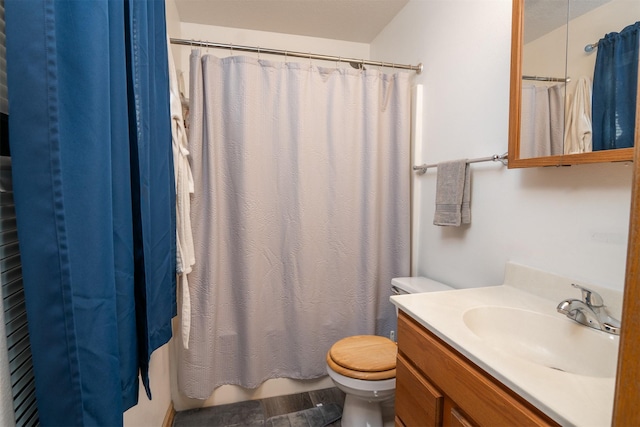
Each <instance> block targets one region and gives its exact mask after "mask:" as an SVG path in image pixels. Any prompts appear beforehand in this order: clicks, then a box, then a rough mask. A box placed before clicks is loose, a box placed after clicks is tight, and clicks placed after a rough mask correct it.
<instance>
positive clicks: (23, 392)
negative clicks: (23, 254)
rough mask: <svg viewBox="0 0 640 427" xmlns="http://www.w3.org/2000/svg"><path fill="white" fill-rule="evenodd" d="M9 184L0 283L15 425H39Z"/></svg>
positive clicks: (0, 237)
mask: <svg viewBox="0 0 640 427" xmlns="http://www.w3.org/2000/svg"><path fill="white" fill-rule="evenodd" d="M3 160H5V159H3ZM7 163H8V162H6V161H3V162H2V169H3V171H2V172H3V174H4V173H6V172H7V168H8V167H9V168H10V166H7ZM7 181H8V180H7V179H4V180H3V183H2V186H3V187H4V188H3V189H2V190H1V191H0V282H1V283H2V307H3V310H4V321H5V333H6V336H7V350H8V353H9V354H8V360H9V371H10V383H11V391H12V395H13V407H14V411H15V421H16V426H37V425H38V424H39V421H38V410H37V407H36V397H35V381H34V377H33V365H32V363H31V347H30V345H29V331H28V328H27V312H26V308H25V302H24V291H23V287H22V265H21V262H20V248H19V245H18V233H17V229H16V215H15V207H14V203H13V192H12V191H6V190H7V188H6V187H7ZM9 184H10V183H9Z"/></svg>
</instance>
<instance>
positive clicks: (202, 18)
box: [175, 0, 409, 43]
mask: <svg viewBox="0 0 640 427" xmlns="http://www.w3.org/2000/svg"><path fill="white" fill-rule="evenodd" d="M408 1H409V0H175V2H176V6H177V9H178V15H179V16H180V21H181V22H191V23H195V24H206V25H216V26H221V27H232V28H244V29H249V30H260V31H270V32H276V33H285V34H296V35H302V36H311V37H321V38H327V39H336V40H345V41H352V42H359V43H371V42H372V41H373V39H374V38H375V37H376V36H377V35H378V34H379V33H380V31H382V29H383V28H384V27H385V26H386V25H387V24H388V23H389V22H390V21H391V20H392V19H393V18H394V17H395V16H396V14H397V13H398V12H399V11H400V9H402V8H403V7H404V5H405V4H407V3H408Z"/></svg>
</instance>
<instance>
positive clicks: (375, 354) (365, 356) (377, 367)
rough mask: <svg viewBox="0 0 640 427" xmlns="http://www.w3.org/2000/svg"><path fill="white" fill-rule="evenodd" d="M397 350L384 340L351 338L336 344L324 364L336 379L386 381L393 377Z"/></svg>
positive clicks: (356, 336)
mask: <svg viewBox="0 0 640 427" xmlns="http://www.w3.org/2000/svg"><path fill="white" fill-rule="evenodd" d="M397 354H398V346H397V345H396V343H394V342H393V341H391V340H390V339H388V338H385V337H379V336H375V335H355V336H352V337H346V338H343V339H341V340H340V341H338V342H336V343H335V344H334V345H333V346H332V347H331V349H329V351H328V352H327V364H328V365H329V367H330V368H331V369H333V370H334V371H335V372H337V373H339V374H340V375H344V376H346V377H350V378H355V379H359V380H388V379H391V378H395V376H396V356H397Z"/></svg>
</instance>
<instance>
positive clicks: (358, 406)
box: [341, 394, 383, 427]
mask: <svg viewBox="0 0 640 427" xmlns="http://www.w3.org/2000/svg"><path fill="white" fill-rule="evenodd" d="M341 424H342V427H383V424H382V407H381V406H380V402H379V401H374V402H369V401H366V400H364V399H361V398H359V397H357V396H354V395H352V394H347V395H346V397H345V399H344V408H343V410H342V421H341Z"/></svg>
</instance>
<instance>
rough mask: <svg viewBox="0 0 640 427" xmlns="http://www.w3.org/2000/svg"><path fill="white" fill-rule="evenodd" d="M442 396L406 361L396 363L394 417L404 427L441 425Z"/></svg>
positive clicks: (399, 356)
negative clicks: (398, 419)
mask: <svg viewBox="0 0 640 427" xmlns="http://www.w3.org/2000/svg"><path fill="white" fill-rule="evenodd" d="M442 403H443V396H442V393H440V391H438V389H437V388H435V387H434V386H433V385H431V383H429V381H427V379H426V378H424V377H423V376H422V375H421V374H420V373H419V372H418V371H417V370H416V369H415V368H413V367H412V366H411V364H410V363H409V362H407V360H406V359H405V358H404V357H402V355H398V361H397V363H396V416H397V417H398V418H400V420H401V421H402V423H403V424H404V425H405V426H406V427H427V426H440V425H442Z"/></svg>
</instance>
